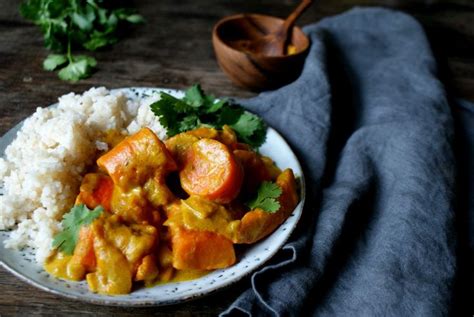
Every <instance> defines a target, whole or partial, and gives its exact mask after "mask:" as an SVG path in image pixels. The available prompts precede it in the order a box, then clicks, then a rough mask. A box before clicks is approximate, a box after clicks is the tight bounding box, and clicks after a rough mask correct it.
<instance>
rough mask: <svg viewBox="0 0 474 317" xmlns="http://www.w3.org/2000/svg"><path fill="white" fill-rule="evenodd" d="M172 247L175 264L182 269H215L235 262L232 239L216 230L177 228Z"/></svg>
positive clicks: (174, 232)
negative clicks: (215, 231)
mask: <svg viewBox="0 0 474 317" xmlns="http://www.w3.org/2000/svg"><path fill="white" fill-rule="evenodd" d="M172 249H173V266H174V268H176V269H180V270H213V269H220V268H225V267H228V266H230V265H232V264H234V263H235V252H234V246H233V244H232V241H230V240H229V239H227V238H225V237H223V236H221V235H219V234H217V233H214V232H208V231H197V230H187V229H184V228H175V229H173V233H172Z"/></svg>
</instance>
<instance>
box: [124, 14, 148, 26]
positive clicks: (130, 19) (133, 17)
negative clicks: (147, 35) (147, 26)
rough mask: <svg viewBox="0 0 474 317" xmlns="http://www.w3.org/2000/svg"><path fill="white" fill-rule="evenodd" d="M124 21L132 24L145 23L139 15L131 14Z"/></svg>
mask: <svg viewBox="0 0 474 317" xmlns="http://www.w3.org/2000/svg"><path fill="white" fill-rule="evenodd" d="M125 20H127V22H130V23H133V24H139V23H145V19H144V18H143V17H142V16H141V15H139V14H131V15H129V16H128V17H126V18H125Z"/></svg>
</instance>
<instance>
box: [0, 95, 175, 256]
mask: <svg viewBox="0 0 474 317" xmlns="http://www.w3.org/2000/svg"><path fill="white" fill-rule="evenodd" d="M158 98H159V97H158V94H156V95H153V96H152V97H149V98H147V99H144V100H139V99H136V100H132V101H130V100H127V98H126V97H125V96H124V95H123V94H122V93H111V92H110V91H108V90H107V89H105V88H103V87H101V88H91V89H90V90H88V91H86V92H85V93H84V94H82V95H77V94H74V93H70V94H67V95H64V96H62V97H60V98H59V105H58V107H56V108H37V109H36V112H35V113H34V114H33V115H32V116H31V117H29V118H28V119H26V120H25V122H24V124H23V127H22V128H21V130H20V131H19V132H18V134H17V136H16V139H15V140H14V141H13V142H12V143H11V144H10V145H9V146H8V147H7V149H6V150H5V158H0V179H1V182H3V196H0V230H5V229H13V231H12V232H11V233H10V237H9V239H7V240H5V246H6V247H9V248H22V247H32V248H34V249H35V250H36V261H37V262H38V263H43V262H44V260H45V259H46V258H47V257H48V256H49V255H50V254H51V251H52V250H51V245H52V240H53V236H54V235H55V234H56V233H57V232H58V230H60V222H61V218H62V215H63V214H64V213H65V212H67V211H68V210H69V209H70V208H71V206H72V204H73V203H74V200H75V198H76V195H77V193H78V188H79V185H80V183H81V180H82V176H83V173H84V172H85V170H86V168H87V167H88V166H90V165H91V164H93V163H94V162H95V160H96V159H97V157H98V155H99V154H100V153H101V151H105V150H107V149H108V145H107V143H105V141H104V140H101V136H102V135H103V133H104V132H106V131H109V130H118V131H121V132H122V133H123V134H132V133H134V132H137V131H138V130H139V129H140V128H142V127H144V126H148V127H150V128H151V129H152V130H153V131H155V133H157V135H158V136H159V137H160V138H164V137H165V135H166V130H165V129H164V128H163V127H162V126H161V125H160V123H159V122H158V120H157V118H156V117H155V116H154V115H153V113H152V112H151V110H150V109H149V104H150V103H152V102H154V101H156V100H157V99H158Z"/></svg>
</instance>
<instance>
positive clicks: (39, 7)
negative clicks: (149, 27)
mask: <svg viewBox="0 0 474 317" xmlns="http://www.w3.org/2000/svg"><path fill="white" fill-rule="evenodd" d="M109 2H110V1H109ZM20 13H21V14H22V15H23V17H24V18H26V19H28V20H31V21H33V22H34V23H35V24H36V25H38V26H39V27H40V28H41V31H42V33H43V35H44V44H45V46H46V48H48V49H49V50H51V51H53V52H55V54H50V55H49V56H48V57H47V58H46V60H45V61H44V62H43V68H44V69H45V70H47V71H54V70H59V72H58V76H59V78H60V79H62V80H67V81H73V82H74V81H78V80H80V79H83V78H87V77H89V76H90V75H91V74H92V72H93V70H94V68H95V67H96V65H97V61H96V60H95V58H93V57H91V56H85V55H78V56H76V55H73V54H72V50H73V49H76V48H79V49H86V50H88V51H95V50H97V49H100V48H103V47H106V46H109V45H112V44H115V43H116V42H117V41H118V33H119V29H120V28H121V26H122V25H124V24H126V23H133V24H136V23H142V22H143V21H144V20H143V18H142V17H141V16H140V15H138V14H136V13H135V11H134V10H131V9H128V8H117V9H114V8H110V6H109V5H106V1H105V0H26V1H24V2H23V3H22V4H21V6H20Z"/></svg>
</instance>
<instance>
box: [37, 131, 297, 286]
mask: <svg viewBox="0 0 474 317" xmlns="http://www.w3.org/2000/svg"><path fill="white" fill-rule="evenodd" d="M112 143H115V147H113V148H112V149H111V150H110V151H108V152H106V153H105V154H103V155H102V156H101V157H100V158H99V159H98V160H97V167H96V168H95V170H94V171H93V172H91V173H89V174H87V175H85V177H84V179H83V181H82V184H81V187H80V193H79V195H78V196H77V199H76V205H80V204H84V205H86V206H87V207H88V208H96V207H98V206H102V208H103V209H104V211H103V212H102V214H101V215H100V216H99V217H98V218H96V219H95V220H94V221H93V222H92V223H90V224H89V225H87V226H82V227H81V229H80V231H79V237H78V240H77V243H76V245H75V249H74V252H73V254H72V255H66V254H64V253H62V252H60V251H57V252H56V253H55V254H54V255H53V256H51V257H50V258H49V259H48V261H47V262H46V264H45V269H46V270H47V271H48V272H49V273H51V274H52V275H54V276H56V277H59V278H64V279H69V280H75V281H80V280H84V279H86V280H87V283H88V285H89V288H90V290H91V291H93V292H97V293H100V294H109V295H115V294H127V293H130V292H131V291H132V287H133V283H134V282H139V281H141V282H142V283H144V284H145V285H147V286H149V285H155V284H157V283H165V282H170V281H177V280H183V279H191V278H196V277H199V276H201V275H202V274H205V273H206V272H208V271H209V270H214V269H219V268H225V267H228V266H231V265H233V264H234V263H235V262H236V256H235V252H234V244H251V243H254V242H256V241H258V240H260V239H262V238H264V237H265V236H267V235H268V234H270V233H271V232H272V231H273V230H275V228H277V227H278V226H279V225H280V224H281V223H282V222H283V221H284V220H285V219H286V218H287V217H288V216H289V215H290V214H291V212H292V211H293V209H294V208H295V207H296V205H297V204H298V201H299V198H298V194H297V188H296V182H295V177H294V175H293V172H292V170H291V169H286V170H283V171H281V170H279V169H278V168H277V167H276V166H275V164H274V163H273V161H272V160H271V159H270V158H267V157H264V156H261V155H260V154H258V153H256V152H255V151H253V150H252V149H251V147H250V146H248V145H246V144H243V143H239V142H237V138H236V135H235V133H234V131H233V130H232V129H231V128H229V127H227V126H224V128H223V129H222V130H216V129H211V128H198V129H195V130H192V131H188V132H184V133H181V134H178V135H175V136H173V137H171V138H169V139H167V140H166V141H165V142H162V141H160V140H159V139H158V137H157V136H156V135H155V134H154V133H153V132H152V131H151V130H149V129H148V128H143V129H142V130H140V131H139V132H138V133H136V134H134V135H131V136H129V137H126V138H124V139H123V140H121V141H119V142H117V140H115V141H114V142H112ZM267 181H269V182H275V183H276V184H277V185H278V186H279V188H280V189H281V194H280V195H279V197H278V199H277V200H278V203H279V208H278V210H276V211H275V212H267V211H265V210H262V209H260V208H254V209H250V208H249V207H248V206H247V205H246V202H247V201H248V200H249V198H251V197H254V196H255V195H256V193H257V189H258V188H259V186H260V185H261V184H262V183H263V182H267Z"/></svg>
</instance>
